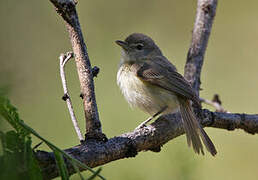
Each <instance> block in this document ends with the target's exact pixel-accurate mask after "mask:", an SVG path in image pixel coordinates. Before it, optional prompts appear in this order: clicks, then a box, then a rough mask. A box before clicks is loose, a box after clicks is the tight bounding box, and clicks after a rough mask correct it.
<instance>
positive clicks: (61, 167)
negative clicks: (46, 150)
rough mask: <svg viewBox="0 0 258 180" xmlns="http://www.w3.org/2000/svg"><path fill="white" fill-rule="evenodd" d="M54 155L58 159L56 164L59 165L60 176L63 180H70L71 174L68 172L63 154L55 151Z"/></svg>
mask: <svg viewBox="0 0 258 180" xmlns="http://www.w3.org/2000/svg"><path fill="white" fill-rule="evenodd" d="M54 154H55V159H56V164H57V167H58V170H59V174H60V176H61V178H62V180H69V173H68V171H67V168H66V165H65V162H64V158H63V155H62V153H60V152H59V151H56V150H55V151H54Z"/></svg>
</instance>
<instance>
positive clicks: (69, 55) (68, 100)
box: [59, 52, 83, 142]
mask: <svg viewBox="0 0 258 180" xmlns="http://www.w3.org/2000/svg"><path fill="white" fill-rule="evenodd" d="M72 57H73V53H72V52H68V53H67V54H66V55H64V54H61V55H60V57H59V59H60V76H61V80H62V85H63V89H64V96H63V97H62V99H63V100H64V101H66V104H67V107H68V110H69V113H70V116H71V119H72V122H73V126H74V129H75V131H76V133H77V136H78V138H79V140H80V141H81V142H82V141H83V136H82V133H81V130H80V128H79V125H78V121H77V119H76V117H75V114H74V110H73V106H72V101H71V98H70V95H69V93H68V88H67V83H66V78H65V71H64V67H65V64H66V63H67V62H68V61H69V60H70V59H71V58H72Z"/></svg>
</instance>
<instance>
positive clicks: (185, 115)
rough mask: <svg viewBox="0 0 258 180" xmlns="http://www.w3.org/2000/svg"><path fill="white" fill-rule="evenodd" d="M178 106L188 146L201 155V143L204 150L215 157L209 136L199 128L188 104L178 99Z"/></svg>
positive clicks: (214, 150)
mask: <svg viewBox="0 0 258 180" xmlns="http://www.w3.org/2000/svg"><path fill="white" fill-rule="evenodd" d="M179 104H180V112H181V116H182V121H183V126H184V129H185V133H186V138H187V143H188V145H189V146H191V145H192V147H193V149H194V151H195V152H196V153H198V154H199V153H200V152H201V153H202V154H204V151H203V145H202V142H203V143H204V145H205V147H206V149H207V150H208V151H209V152H210V153H211V154H212V155H213V156H215V155H216V153H217V151H216V148H215V146H214V144H213V143H212V141H211V139H210V138H209V136H208V135H207V134H206V132H205V131H204V130H203V128H202V127H201V126H200V124H199V122H198V120H197V119H196V116H195V115H194V113H193V111H192V108H191V106H190V102H189V101H188V100H185V99H180V100H179ZM201 140H202V142H201Z"/></svg>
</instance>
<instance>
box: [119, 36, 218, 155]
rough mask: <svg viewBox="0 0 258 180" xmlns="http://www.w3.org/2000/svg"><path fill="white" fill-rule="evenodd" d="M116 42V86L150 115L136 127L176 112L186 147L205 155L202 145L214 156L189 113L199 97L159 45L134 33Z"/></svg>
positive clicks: (215, 151) (201, 130) (132, 102)
mask: <svg viewBox="0 0 258 180" xmlns="http://www.w3.org/2000/svg"><path fill="white" fill-rule="evenodd" d="M115 42H116V44H118V45H119V46H121V49H122V53H121V60H120V64H119V68H118V72H117V84H118V86H119V87H120V89H121V91H122V94H123V95H124V97H125V99H126V100H127V102H128V103H129V104H130V105H131V106H132V107H138V108H139V109H141V110H142V111H144V112H146V113H148V114H149V115H150V117H149V118H148V119H147V120H146V121H144V122H143V123H141V124H140V126H138V128H143V127H144V126H146V124H147V123H148V122H149V121H150V120H152V119H153V118H155V117H156V116H160V115H165V114H170V113H175V112H178V111H179V112H180V113H181V117H182V118H181V119H182V124H183V128H184V131H185V133H186V139H187V144H188V146H192V147H193V150H194V152H195V153H197V154H200V153H202V154H203V155H204V150H203V149H204V148H203V144H204V146H205V147H206V149H207V151H208V152H209V153H210V154H211V155H212V156H215V155H216V154H217V150H216V148H215V146H214V144H213V143H212V141H211V139H210V138H209V136H208V135H207V133H206V132H205V131H204V129H203V128H202V127H201V125H200V123H199V121H198V120H197V117H196V116H195V114H194V112H193V110H192V106H191V104H192V103H195V104H197V105H198V106H199V107H200V100H199V97H198V96H197V94H196V92H195V91H194V89H193V88H192V87H191V85H190V83H189V82H188V81H187V80H186V79H185V78H184V77H183V76H182V75H181V74H180V73H178V72H177V69H176V67H175V66H174V65H173V64H172V63H171V62H170V61H169V60H168V59H167V58H166V57H165V56H164V55H163V53H162V51H161V50H160V48H159V47H158V45H156V43H155V42H154V41H153V40H152V39H151V38H150V37H149V36H147V35H145V34H142V33H133V34H131V35H129V36H128V37H127V38H126V39H125V40H124V41H122V40H117V41H115Z"/></svg>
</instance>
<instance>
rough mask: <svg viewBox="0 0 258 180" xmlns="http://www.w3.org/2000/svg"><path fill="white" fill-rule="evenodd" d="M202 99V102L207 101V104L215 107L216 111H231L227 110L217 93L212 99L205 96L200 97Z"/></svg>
mask: <svg viewBox="0 0 258 180" xmlns="http://www.w3.org/2000/svg"><path fill="white" fill-rule="evenodd" d="M200 101H201V102H202V103H205V104H207V105H210V106H212V107H214V108H215V110H216V112H224V113H230V112H229V111H227V110H225V109H224V108H223V107H222V105H221V101H220V99H219V96H218V95H217V94H215V95H214V97H213V99H212V101H211V100H208V99H204V98H200Z"/></svg>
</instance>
